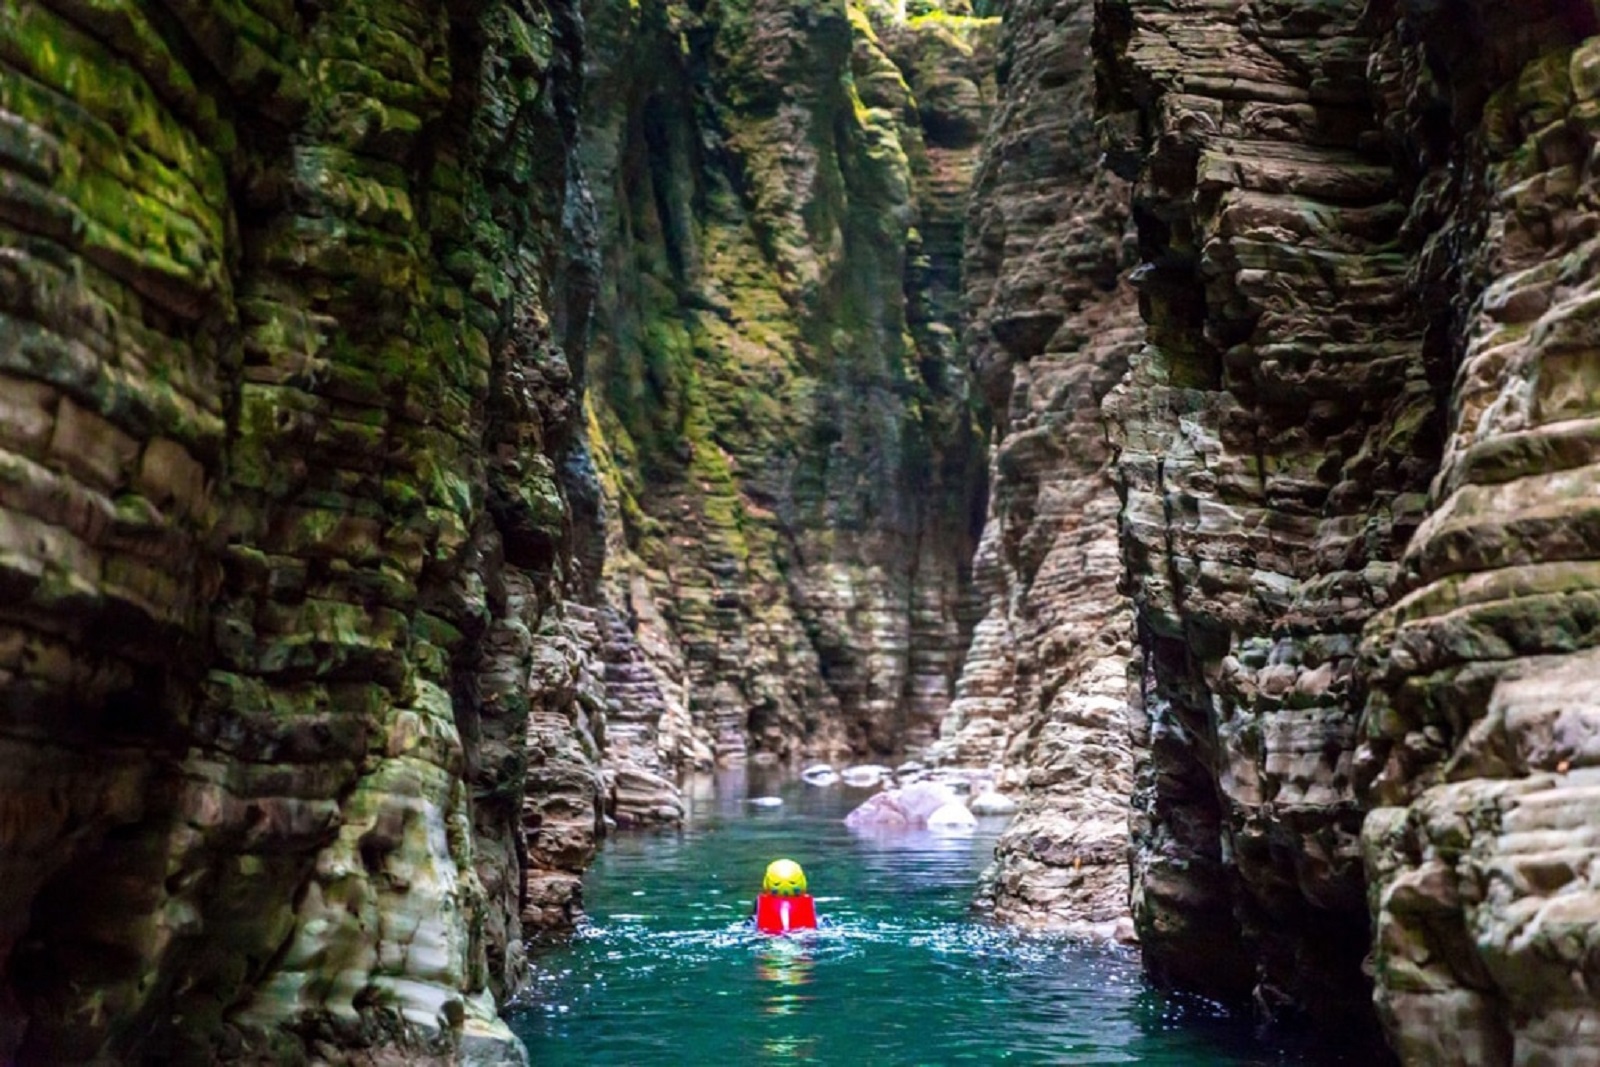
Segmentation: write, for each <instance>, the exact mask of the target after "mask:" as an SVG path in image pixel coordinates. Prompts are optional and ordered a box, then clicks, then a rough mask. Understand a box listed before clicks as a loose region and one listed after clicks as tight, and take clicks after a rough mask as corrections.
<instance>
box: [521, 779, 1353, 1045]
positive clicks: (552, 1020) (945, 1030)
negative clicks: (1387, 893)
mask: <svg viewBox="0 0 1600 1067" xmlns="http://www.w3.org/2000/svg"><path fill="white" fill-rule="evenodd" d="M716 786H717V788H716V790H715V792H712V791H711V788H710V784H709V783H702V785H701V792H700V794H699V795H697V796H692V797H691V800H692V803H693V805H694V806H693V809H692V815H691V820H690V826H689V828H688V829H687V830H685V831H684V832H682V833H681V834H655V835H623V836H619V837H616V838H614V839H613V840H611V841H609V842H608V843H607V844H606V846H605V849H604V850H603V852H602V853H601V856H600V858H599V860H598V861H597V862H596V864H595V866H594V868H593V869H592V871H591V873H590V875H589V877H588V880H587V881H586V883H585V897H586V902H587V909H588V912H589V916H590V921H589V922H588V924H587V925H585V926H584V927H583V928H582V929H581V930H580V931H579V932H578V933H577V934H576V935H575V936H573V937H571V938H569V939H565V940H563V941H560V942H558V943H555V944H551V945H547V946H542V947H539V948H536V949H535V952H534V959H533V965H534V982H533V985H532V988H531V990H530V991H529V993H528V994H527V995H526V996H525V997H524V998H523V1000H522V1001H521V1003H520V1004H519V1005H518V1006H517V1007H516V1008H515V1009H514V1011H513V1013H512V1015H511V1025H512V1027H513V1029H515V1030H516V1031H517V1032H518V1033H519V1034H520V1035H521V1036H522V1038H523V1039H524V1040H525V1041H526V1042H527V1044H528V1051H529V1053H530V1056H531V1058H532V1061H533V1063H534V1064H535V1065H545V1064H574V1065H580V1064H581V1065H586V1067H587V1065H591V1064H592V1065H600V1064H628V1065H638V1064H679V1063H681V1064H710V1065H713V1067H723V1065H726V1067H734V1065H738V1067H746V1065H750V1067H754V1065H758V1064H793V1063H817V1064H865V1065H872V1067H878V1065H884V1067H888V1065H898V1064H907V1065H910V1064H962V1063H975V1064H983V1063H1015V1064H1085V1065H1088V1064H1160V1065H1168V1067H1176V1065H1183V1067H1212V1065H1246V1064H1262V1065H1264V1064H1274V1065H1277V1064H1309V1063H1313V1062H1322V1061H1317V1060H1313V1059H1310V1058H1308V1057H1307V1056H1305V1055H1304V1054H1300V1053H1294V1052H1291V1051H1288V1050H1286V1049H1281V1048H1273V1047H1271V1046H1268V1045H1265V1044H1262V1043H1260V1042H1257V1041H1255V1040H1254V1039H1253V1038H1252V1036H1251V1034H1250V1033H1249V1030H1248V1028H1246V1027H1244V1026H1242V1025H1241V1024H1239V1023H1237V1022H1235V1021H1233V1020H1230V1019H1228V1018H1227V1017H1225V1016H1224V1015H1223V1014H1222V1013H1220V1012H1219V1011H1217V1010H1216V1009H1215V1008H1213V1007H1211V1006H1209V1005H1207V1004H1205V1003H1203V1002H1193V1001H1188V1002H1185V1001H1179V1000H1174V999H1169V998H1164V997H1162V996H1160V995H1158V994H1156V993H1154V992H1152V991H1151V990H1149V989H1148V988H1147V987H1146V986H1145V984H1144V982H1143V980H1142V979H1141V977H1140V973H1139V967H1138V961H1137V958H1136V957H1135V956H1134V955H1133V954H1132V953H1130V952H1126V951H1122V950H1117V949H1110V948H1104V947H1096V946H1088V945H1082V944H1078V943H1075V942H1072V941H1069V940H1065V939H1061V938H1055V937H1042V936H1028V935H1023V934H1018V933H1015V932H1011V931H1008V930H1005V929H1002V928H999V927H996V926H993V925H991V924H988V923H986V922H984V921H982V920H981V919H979V918H977V917H975V916H973V915H972V914H971V913H970V911H969V909H968V903H969V900H970V899H971V896H972V891H973V886H974V883H975V881H976V879H977V875H978V872H979V871H981V870H982V868H983V866H984V865H985V863H987V861H988V859H989V857H990V854H991V851H992V849H993V845H994V838H995V835H996V834H998V832H999V830H1000V829H1001V827H1002V826H1003V820H992V821H991V820H985V822H986V823H988V825H984V826H982V827H980V832H979V833H978V834H976V835H971V836H965V837H949V836H940V835H936V834H932V833H927V832H914V833H902V834H895V835H885V836H875V837H870V836H869V837H862V836H858V835H855V834H853V833H851V832H850V831H849V830H847V829H846V828H845V827H844V826H843V824H842V823H841V822H840V820H841V818H842V817H843V815H844V813H845V812H847V811H848V810H849V809H850V807H852V806H853V805H854V804H855V803H858V802H859V801H860V800H861V799H862V798H863V797H864V796H865V794H864V793H862V792H860V791H858V790H847V789H843V788H842V787H838V786H835V787H832V788H829V789H825V790H824V789H814V788H811V787H808V786H803V785H800V784H798V783H795V784H790V785H785V786H782V787H780V788H772V787H768V786H765V785H764V784H761V783H756V784H753V785H750V784H747V783H746V781H745V780H744V779H743V777H742V776H741V775H740V774H739V773H737V772H735V773H731V774H727V775H724V776H722V778H721V779H720V780H719V781H718V782H717V783H716ZM769 790H770V791H771V792H776V793H778V794H780V795H782V796H783V797H784V799H785V804H784V805H783V806H782V807H780V808H759V807H756V806H754V805H751V804H749V803H748V802H747V799H746V798H747V796H754V795H761V794H764V793H766V792H768V791H769ZM779 856H789V857H791V858H793V859H795V860H798V861H799V862H800V864H801V865H802V866H803V867H804V868H805V870H806V873H807V875H808V877H809V879H810V888H811V892H812V893H813V894H814V895H815V896H816V898H817V908H818V912H819V913H820V914H821V915H823V916H824V920H825V922H826V923H827V925H826V927H825V928H824V929H822V930H819V931H816V932H815V933H814V934H808V935H805V936H803V937H798V938H769V937H765V936H763V935H760V934H757V933H755V932H753V931H752V930H750V929H749V928H748V927H747V926H746V925H745V922H744V920H745V917H746V916H747V915H748V914H749V912H750V909H751V905H752V901H753V899H754V894H755V891H756V889H757V887H759V885H760V881H761V874H762V871H763V870H764V869H765V867H766V864H767V862H768V861H769V860H771V859H775V858H777V857H779Z"/></svg>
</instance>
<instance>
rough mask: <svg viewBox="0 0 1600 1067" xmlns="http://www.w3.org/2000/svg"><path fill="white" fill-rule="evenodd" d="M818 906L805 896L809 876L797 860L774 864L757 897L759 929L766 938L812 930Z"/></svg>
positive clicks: (776, 861) (768, 868)
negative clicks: (771, 935) (769, 935)
mask: <svg viewBox="0 0 1600 1067" xmlns="http://www.w3.org/2000/svg"><path fill="white" fill-rule="evenodd" d="M816 925H817V905H816V901H814V900H812V898H811V894H810V893H807V892H806V872H805V871H803V870H801V869H800V865H799V864H798V863H796V862H795V861H794V860H773V861H772V862H771V863H769V864H767V874H766V877H765V878H763V879H762V880H761V895H760V896H758V897H756V929H758V930H760V931H761V932H762V933H764V934H787V933H789V932H790V931H792V930H813V929H816Z"/></svg>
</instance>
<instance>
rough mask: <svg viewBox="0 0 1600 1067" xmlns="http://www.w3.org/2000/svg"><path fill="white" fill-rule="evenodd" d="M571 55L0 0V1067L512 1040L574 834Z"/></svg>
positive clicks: (589, 805)
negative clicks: (525, 975)
mask: <svg viewBox="0 0 1600 1067" xmlns="http://www.w3.org/2000/svg"><path fill="white" fill-rule="evenodd" d="M578 36H579V23H578V18H577V12H576V11H575V9H574V7H573V5H572V4H570V3H567V2H565V0H531V2H505V3H502V2H495V0H485V2H482V3H457V4H450V5H445V4H437V3H433V2H431V0H380V2H363V3H353V2H342V0H329V2H323V3H309V4H289V3H277V2H269V3H261V4H248V3H231V2H230V3H221V4H201V3H191V2H188V0H176V2H173V3H168V4H165V5H146V4H139V3H128V2H121V0H103V2H83V0H48V2H43V3H25V4H21V5H18V4H7V5H4V6H3V7H0V472H3V473H0V587H3V589H4V591H5V597H4V602H3V604H0V757H3V758H0V855H3V869H0V914H3V918H0V967H3V980H0V1060H4V1061H6V1062H13V1061H17V1062H45V1063H59V1062H81V1061H88V1060H96V1061H107V1062H212V1061H226V1062H263V1063H284V1062H306V1061H307V1060H310V1059H314V1060H316V1061H318V1062H325V1061H329V1060H335V1061H337V1060H342V1059H345V1058H352V1057H354V1058H360V1057H362V1056H367V1055H379V1054H384V1055H390V1056H399V1057H403V1058H404V1059H405V1060H406V1061H407V1062H425V1061H428V1060H431V1059H438V1060H441V1061H453V1060H456V1059H459V1058H461V1057H463V1056H465V1057H466V1058H469V1059H474V1060H478V1061H481V1062H512V1061H516V1060H520V1058H521V1050H520V1047H519V1046H518V1045H517V1044H516V1042H515V1040H514V1039H513V1038H512V1037H511V1036H510V1034H509V1032H508V1031H506V1029H505V1028H504V1026H503V1024H501V1023H500V1022H499V1021H498V1019H497V1018H496V1014H495V1012H496V995H497V994H499V993H502V992H503V991H504V990H505V989H506V988H507V987H508V985H509V984H511V983H512V982H514V981H515V979H516V976H517V973H518V969H519V939H520V923H521V921H522V919H523V916H524V914H526V916H527V918H529V919H530V920H532V921H541V920H542V919H545V918H549V917H551V916H554V917H557V918H560V917H563V916H564V915H566V914H567V913H568V911H569V909H570V906H571V903H572V901H571V889H572V885H571V876H570V875H568V876H567V877H566V880H565V881H562V879H561V878H560V877H555V876H551V875H548V874H547V873H546V872H550V871H557V870H558V869H562V868H565V869H568V870H570V869H572V868H575V867H578V866H581V864H582V863H583V862H584V861H585V860H586V859H587V857H588V854H589V853H590V851H592V848H593V844H594V832H595V827H596V825H597V822H598V819H599V814H600V813H599V811H598V805H599V803H600V797H599V792H598V781H599V780H598V775H597V771H596V768H595V765H594V760H595V755H596V753H595V750H594V740H593V738H592V736H591V734H592V732H594V731H596V730H598V729H599V725H600V724H599V721H598V718H597V717H596V716H597V709H598V708H600V707H603V701H602V700H599V699H598V698H596V697H595V696H594V695H593V693H592V690H593V686H592V685H591V684H589V682H588V681H586V679H587V678H591V677H592V676H594V675H595V673H596V671H597V669H598V668H595V667H593V666H592V665H591V666H588V667H586V666H585V664H586V663H588V664H593V663H594V662H595V659H596V657H597V656H599V655H600V650H599V649H598V646H596V645H595V644H594V642H592V641H586V640H585V638H584V636H583V634H582V633H581V632H578V631H577V630H574V629H573V628H572V627H571V626H569V624H568V623H567V622H566V621H565V620H564V619H563V615H562V612H561V601H562V598H563V597H564V596H566V595H569V594H570V593H571V592H572V591H573V590H575V589H581V587H582V585H583V579H584V577H585V576H584V575H583V574H582V573H581V568H576V567H574V565H573V564H572V562H571V558H570V547H569V541H570V539H571V537H572V536H573V534H572V530H573V529H574V528H575V526H574V521H573V520H574V519H577V520H578V522H577V524H576V525H577V527H582V526H583V525H584V524H585V523H586V522H590V521H592V518H591V517H586V516H585V508H587V509H588V510H589V511H591V512H592V511H593V508H594V506H595V503H594V502H595V501H596V500H597V497H598V492H597V490H596V489H595V487H594V486H593V485H592V484H586V479H585V475H584V471H585V470H586V469H588V468H587V465H586V462H585V460H584V458H583V448H584V446H583V434H582V423H581V420H580V418H579V405H578V399H577V379H578V375H579V369H580V366H581V365H580V364H579V363H578V362H577V360H578V358H579V357H580V356H581V354H582V345H581V339H582V338H583V336H584V334H585V331H586V328H587V324H588V314H589V311H588V308H589V304H590V301H591V299H592V290H593V285H594V264H593V262H592V258H591V257H592V255H593V249H592V245H586V243H585V242H586V237H585V235H584V227H583V222H584V218H585V212H584V207H583V190H582V187H581V184H580V183H579V180H578V176H577V171H576V170H575V167H574V160H573V156H572V154H571V148H572V146H573V144H574V140H575V134H576V97H577V89H578V84H577V72H578V63H579V56H578V47H579V40H578ZM587 481H588V482H589V483H592V477H590V478H589V479H588V480H587ZM586 502H587V503H586ZM590 577H591V578H592V576H590ZM586 691H588V692H590V695H589V696H588V697H585V696H584V693H585V692H586ZM530 734H531V738H532V744H531V747H530ZM530 764H531V767H532V769H531V770H530ZM529 780H532V781H533V782H535V783H536V784H537V786H538V789H537V795H536V797H535V799H534V801H533V802H532V803H530V804H528V805H526V806H525V803H524V793H525V786H526V782H527V781H529ZM525 874H526V875H527V878H528V883H527V884H526V885H525V884H524V877H525ZM550 877H555V886H554V888H553V890H552V887H551V886H550V884H549V880H550ZM563 893H564V894H565V895H564V896H563ZM525 903H526V904H527V905H528V907H527V908H526V909H525V908H524V904H525ZM362 1050H365V1051H362ZM385 1050H387V1051H385ZM363 1062H367V1061H366V1060H363Z"/></svg>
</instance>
